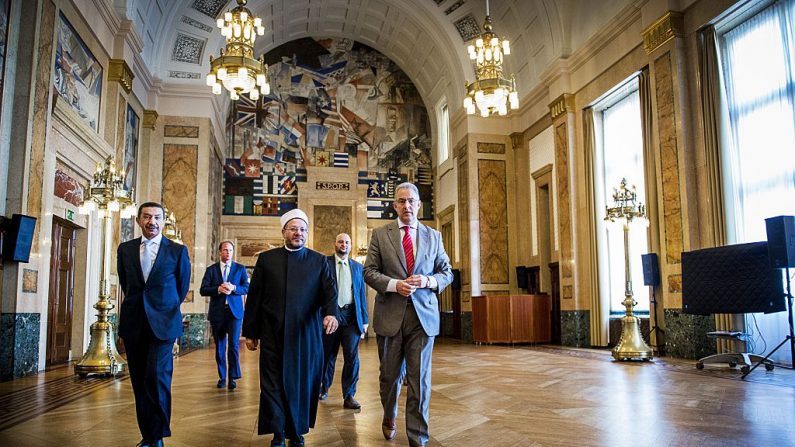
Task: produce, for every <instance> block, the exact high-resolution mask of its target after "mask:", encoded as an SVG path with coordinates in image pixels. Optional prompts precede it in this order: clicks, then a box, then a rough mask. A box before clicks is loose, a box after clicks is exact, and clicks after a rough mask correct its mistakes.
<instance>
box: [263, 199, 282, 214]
mask: <svg viewBox="0 0 795 447" xmlns="http://www.w3.org/2000/svg"><path fill="white" fill-rule="evenodd" d="M277 214H279V198H278V197H265V198H264V199H263V200H262V215H263V216H275V215H277Z"/></svg>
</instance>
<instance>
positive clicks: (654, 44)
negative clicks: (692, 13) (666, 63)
mask: <svg viewBox="0 0 795 447" xmlns="http://www.w3.org/2000/svg"><path fill="white" fill-rule="evenodd" d="M642 34H643V49H644V50H646V53H647V54H651V53H653V52H654V50H656V49H658V48H660V47H661V46H662V45H663V44H664V43H666V42H668V41H669V40H671V39H673V38H674V37H682V36H684V34H685V33H684V18H683V16H682V13H679V12H674V11H668V12H666V13H665V14H664V15H663V16H662V17H660V18H659V19H657V20H656V21H655V22H654V23H652V24H651V25H649V26H648V27H646V29H644V30H643V33H642Z"/></svg>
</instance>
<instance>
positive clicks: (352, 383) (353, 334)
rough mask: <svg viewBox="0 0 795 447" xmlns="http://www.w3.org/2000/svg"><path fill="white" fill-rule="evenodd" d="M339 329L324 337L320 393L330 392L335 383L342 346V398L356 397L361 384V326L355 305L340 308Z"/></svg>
mask: <svg viewBox="0 0 795 447" xmlns="http://www.w3.org/2000/svg"><path fill="white" fill-rule="evenodd" d="M338 310H339V313H338V316H339V328H338V329H337V330H336V331H335V332H334V333H333V334H324V335H323V353H324V362H323V381H322V383H321V385H320V392H321V393H323V392H328V390H329V388H331V384H332V383H333V382H334V367H335V365H336V363H337V353H338V352H339V349H340V345H342V356H343V359H344V362H345V363H344V364H343V366H342V397H343V398H347V397H349V396H350V397H353V396H354V395H356V384H357V383H358V382H359V340H361V333H360V332H359V324H358V323H357V321H356V308H354V307H353V305H348V306H347V307H340V308H339V309H338Z"/></svg>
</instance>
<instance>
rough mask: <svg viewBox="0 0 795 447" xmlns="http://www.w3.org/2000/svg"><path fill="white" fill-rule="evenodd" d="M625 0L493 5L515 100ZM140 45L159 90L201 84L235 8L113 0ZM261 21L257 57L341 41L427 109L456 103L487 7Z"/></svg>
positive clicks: (411, 6)
mask: <svg viewBox="0 0 795 447" xmlns="http://www.w3.org/2000/svg"><path fill="white" fill-rule="evenodd" d="M629 3H637V0H636V1H635V2H632V1H630V0H600V1H598V2H594V1H591V0H491V1H490V7H491V17H492V20H493V22H494V26H495V31H496V32H497V33H498V34H499V35H501V36H503V37H506V38H508V39H510V41H511V46H512V55H511V56H510V57H509V58H507V62H506V69H507V72H508V73H514V74H515V75H516V78H517V83H518V85H519V94H520V97H521V96H523V95H524V94H526V93H528V92H529V91H530V90H531V89H532V87H533V86H535V85H536V84H537V83H538V79H539V75H540V74H541V73H542V72H543V71H544V70H545V69H546V67H548V66H549V65H550V64H551V63H552V62H553V61H554V60H556V59H558V58H565V57H567V56H568V55H569V54H571V52H572V51H573V48H574V47H576V46H577V45H579V44H581V43H582V42H583V41H585V40H586V39H587V38H588V36H589V35H590V34H592V33H594V32H596V31H597V30H598V29H599V26H601V25H602V24H603V23H604V22H606V21H607V20H609V19H610V18H611V17H612V16H613V15H614V14H616V13H617V12H618V11H620V10H621V8H623V7H625V6H626V5H627V4H629ZM114 5H115V7H116V9H117V10H118V11H119V12H122V13H123V14H124V15H125V16H127V17H128V18H130V19H131V20H132V21H133V23H134V25H135V27H136V28H137V30H138V32H139V34H140V35H141V36H142V37H143V40H144V51H143V54H142V57H143V59H144V61H145V63H146V64H147V66H148V67H149V70H150V72H151V74H152V76H153V77H154V78H156V79H160V80H162V82H163V83H164V84H165V85H171V84H177V85H183V86H196V87H197V88H201V87H202V86H204V76H205V74H206V73H207V72H208V71H209V55H213V56H217V55H218V51H219V49H220V48H221V47H222V46H223V39H222V37H221V35H220V32H219V30H218V29H217V28H216V26H215V18H216V17H217V16H218V15H220V14H223V12H225V11H226V10H228V9H229V8H230V7H233V6H235V5H236V1H229V0H115V2H114ZM247 7H248V8H249V9H251V10H252V12H253V13H254V14H255V15H256V16H258V17H261V18H262V19H263V25H264V26H265V28H266V33H265V35H264V36H262V37H260V38H258V39H257V48H256V53H257V55H260V54H262V53H264V52H267V51H269V50H270V49H273V48H275V47H277V46H279V45H281V44H283V43H286V42H289V41H292V40H295V39H299V38H302V37H347V38H350V39H353V40H356V41H358V42H361V43H364V44H366V45H369V46H371V47H373V48H375V49H377V50H379V51H381V52H382V53H384V54H385V55H387V56H388V57H390V58H391V59H392V60H394V61H395V62H397V63H398V64H399V65H400V67H401V68H402V69H403V70H404V71H405V72H406V73H407V74H408V75H409V76H410V77H411V79H412V80H413V81H414V83H415V84H416V85H417V87H418V89H419V91H420V94H421V95H422V96H423V98H424V99H425V101H426V105H428V106H432V105H433V103H435V102H436V101H438V100H439V98H441V97H446V98H447V99H448V100H449V101H450V102H451V103H453V104H460V102H461V100H462V99H463V94H464V82H465V80H471V79H472V78H473V77H474V73H473V70H472V67H471V64H470V62H469V60H468V58H467V54H466V51H465V41H467V40H469V39H471V38H473V37H474V36H476V35H477V34H478V33H479V32H480V30H481V26H482V24H483V20H484V18H485V15H486V1H485V0H250V1H249V2H248V4H247Z"/></svg>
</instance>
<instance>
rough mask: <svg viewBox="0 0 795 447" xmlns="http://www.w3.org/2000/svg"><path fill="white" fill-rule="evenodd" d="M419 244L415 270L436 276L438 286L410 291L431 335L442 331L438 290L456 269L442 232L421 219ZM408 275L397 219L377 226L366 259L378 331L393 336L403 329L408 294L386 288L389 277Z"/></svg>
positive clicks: (375, 325)
mask: <svg viewBox="0 0 795 447" xmlns="http://www.w3.org/2000/svg"><path fill="white" fill-rule="evenodd" d="M416 244H417V247H416V255H415V256H414V272H413V273H414V274H415V275H425V276H433V277H434V278H436V284H437V285H438V288H437V289H436V290H431V289H427V288H426V289H417V291H416V292H414V293H413V294H411V300H412V301H413V302H414V309H415V310H416V311H417V316H418V317H419V319H420V323H421V324H422V328H423V329H424V330H425V333H426V334H427V335H428V336H431V337H433V336H436V335H438V334H439V300H438V298H437V294H438V293H440V292H441V291H442V290H444V288H445V287H447V286H448V285H449V284H450V283H451V282H452V281H453V273H452V268H451V266H450V259H449V258H448V257H447V253H445V251H444V246H443V245H442V235H441V233H439V232H438V231H436V230H434V229H432V228H429V227H427V226H425V225H423V224H421V223H418V224H417V242H416ZM408 276H409V275H408V270H407V268H406V256H405V254H404V253H403V244H402V235H401V231H400V228H399V227H398V224H397V221H394V222H391V223H389V224H387V225H384V226H383V227H381V228H377V229H375V230H374V231H373V236H372V238H371V239H370V247H369V248H368V249H367V261H365V263H364V281H365V282H366V283H367V285H369V286H370V287H372V288H373V289H375V291H376V292H378V294H377V295H376V297H375V309H374V310H373V330H374V331H375V333H376V334H378V335H383V336H387V337H391V336H393V335H395V334H397V332H398V330H399V329H400V326H401V324H402V322H403V314H404V313H405V311H406V300H407V299H408V298H406V297H404V296H402V295H400V294H399V293H394V292H387V291H386V288H387V285H389V280H391V279H397V280H403V279H406V278H407V277H408Z"/></svg>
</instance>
